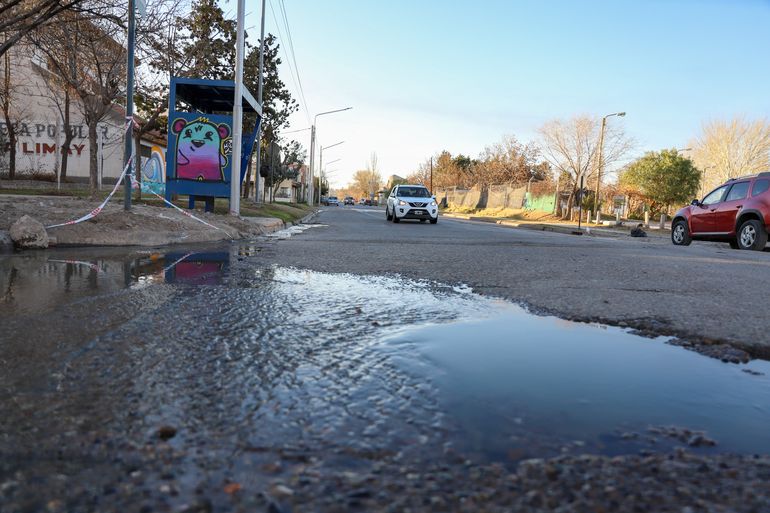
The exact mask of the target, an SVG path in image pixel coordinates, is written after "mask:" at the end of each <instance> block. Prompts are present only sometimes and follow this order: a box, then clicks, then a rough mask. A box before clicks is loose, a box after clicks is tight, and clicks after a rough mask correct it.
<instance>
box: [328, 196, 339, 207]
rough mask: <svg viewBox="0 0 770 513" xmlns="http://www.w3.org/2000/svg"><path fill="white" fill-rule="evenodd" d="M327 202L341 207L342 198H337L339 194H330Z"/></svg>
mask: <svg viewBox="0 0 770 513" xmlns="http://www.w3.org/2000/svg"><path fill="white" fill-rule="evenodd" d="M326 204H327V205H328V206H330V207H339V206H340V200H338V199H337V196H329V198H328V199H327V200H326Z"/></svg>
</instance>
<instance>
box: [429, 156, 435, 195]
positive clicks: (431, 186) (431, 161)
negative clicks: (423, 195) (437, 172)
mask: <svg viewBox="0 0 770 513" xmlns="http://www.w3.org/2000/svg"><path fill="white" fill-rule="evenodd" d="M430 193H431V194H435V192H434V191H433V157H431V158H430Z"/></svg>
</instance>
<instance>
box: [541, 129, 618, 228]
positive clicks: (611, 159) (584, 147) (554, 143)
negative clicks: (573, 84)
mask: <svg viewBox="0 0 770 513" xmlns="http://www.w3.org/2000/svg"><path fill="white" fill-rule="evenodd" d="M600 129H601V119H600V118H596V117H591V116H585V115H583V116H575V117H573V118H571V119H569V120H566V121H564V120H561V119H555V120H552V121H549V122H547V123H546V124H545V125H543V126H542V127H540V130H539V132H540V136H541V140H542V148H543V154H544V156H545V158H546V160H547V161H548V162H549V163H550V164H551V166H553V168H554V169H555V170H556V171H557V172H558V173H560V175H561V176H565V177H566V178H567V184H565V185H566V186H567V187H568V188H567V189H566V190H570V191H571V194H570V197H569V201H568V204H567V210H568V213H569V214H571V212H572V205H573V203H574V200H575V195H576V193H577V191H578V188H579V184H580V179H581V178H584V184H585V185H586V186H588V185H589V183H590V181H591V179H592V178H594V177H596V169H597V168H596V164H597V162H598V147H599V131H600ZM632 148H633V141H632V140H631V139H630V138H629V137H628V136H627V135H626V133H625V130H624V129H623V126H622V125H621V124H619V123H612V124H608V125H607V127H606V128H605V131H604V149H603V153H604V158H603V159H602V161H603V163H604V164H603V169H604V170H606V168H608V167H610V166H611V165H612V164H613V163H615V162H617V161H618V160H620V159H621V158H622V157H623V156H624V155H626V154H627V153H628V152H629V151H630V150H631V149H632Z"/></svg>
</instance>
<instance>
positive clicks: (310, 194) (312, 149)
mask: <svg viewBox="0 0 770 513" xmlns="http://www.w3.org/2000/svg"><path fill="white" fill-rule="evenodd" d="M263 1H264V0H263ZM352 108H353V107H345V108H344V109H335V110H328V111H326V112H321V113H319V114H316V115H315V117H314V118H313V124H312V125H311V126H310V187H309V188H308V201H307V204H308V205H310V206H312V205H314V204H315V198H314V194H313V192H314V191H313V189H314V188H315V187H314V184H313V163H314V162H315V158H314V157H315V126H316V123H318V116H325V115H326V114H334V113H335V112H342V111H344V110H350V109H352ZM318 186H319V189H320V186H321V182H320V181H319V182H318ZM318 201H319V203H320V201H321V195H320V194H319V195H318Z"/></svg>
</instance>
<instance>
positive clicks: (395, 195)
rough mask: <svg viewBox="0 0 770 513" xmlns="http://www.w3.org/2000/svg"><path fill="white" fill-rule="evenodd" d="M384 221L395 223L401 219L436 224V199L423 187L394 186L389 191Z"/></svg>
mask: <svg viewBox="0 0 770 513" xmlns="http://www.w3.org/2000/svg"><path fill="white" fill-rule="evenodd" d="M385 219H387V220H388V221H393V222H394V223H397V222H399V221H401V220H402V219H419V220H420V222H421V223H422V222H424V221H426V220H428V221H430V222H431V224H436V223H437V222H438V205H437V204H436V198H434V197H433V196H431V194H430V191H428V189H427V188H425V186H424V185H396V186H395V187H393V190H392V191H390V196H389V197H388V204H387V205H386V206H385Z"/></svg>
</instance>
